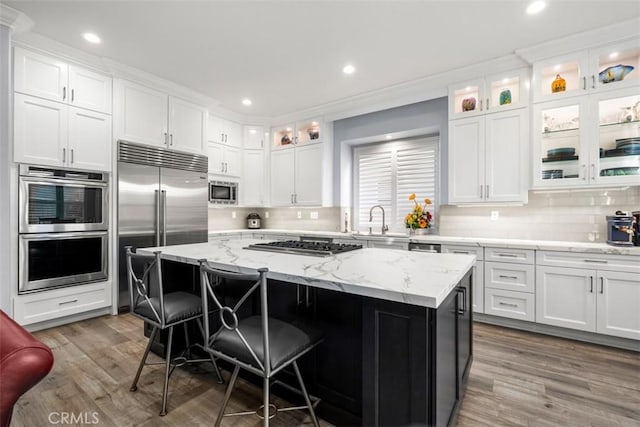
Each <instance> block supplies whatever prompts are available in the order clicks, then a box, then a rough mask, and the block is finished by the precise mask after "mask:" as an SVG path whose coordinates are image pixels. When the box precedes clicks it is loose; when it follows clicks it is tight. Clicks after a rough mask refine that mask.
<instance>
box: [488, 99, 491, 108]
mask: <svg viewBox="0 0 640 427" xmlns="http://www.w3.org/2000/svg"><path fill="white" fill-rule="evenodd" d="M490 106H491V104H489V98H487V111H489V107H490Z"/></svg>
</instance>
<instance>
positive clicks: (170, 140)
mask: <svg viewBox="0 0 640 427" xmlns="http://www.w3.org/2000/svg"><path fill="white" fill-rule="evenodd" d="M169 145H173V134H172V133H170V134H169Z"/></svg>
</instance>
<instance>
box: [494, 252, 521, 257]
mask: <svg viewBox="0 0 640 427" xmlns="http://www.w3.org/2000/svg"><path fill="white" fill-rule="evenodd" d="M496 255H498V256H502V257H509V258H518V255H516V254H500V253H498V254H496Z"/></svg>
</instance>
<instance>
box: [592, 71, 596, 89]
mask: <svg viewBox="0 0 640 427" xmlns="http://www.w3.org/2000/svg"><path fill="white" fill-rule="evenodd" d="M591 88H592V89H595V88H596V76H595V75H593V74H592V75H591Z"/></svg>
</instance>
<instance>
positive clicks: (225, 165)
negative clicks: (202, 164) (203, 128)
mask: <svg viewBox="0 0 640 427" xmlns="http://www.w3.org/2000/svg"><path fill="white" fill-rule="evenodd" d="M207 148H208V150H207V155H208V156H209V173H210V174H214V175H226V176H237V177H239V176H240V175H241V167H242V160H241V159H242V150H240V149H239V148H236V147H230V146H228V145H223V144H217V143H215V142H209V143H207Z"/></svg>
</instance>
